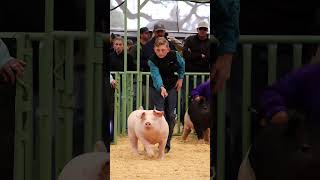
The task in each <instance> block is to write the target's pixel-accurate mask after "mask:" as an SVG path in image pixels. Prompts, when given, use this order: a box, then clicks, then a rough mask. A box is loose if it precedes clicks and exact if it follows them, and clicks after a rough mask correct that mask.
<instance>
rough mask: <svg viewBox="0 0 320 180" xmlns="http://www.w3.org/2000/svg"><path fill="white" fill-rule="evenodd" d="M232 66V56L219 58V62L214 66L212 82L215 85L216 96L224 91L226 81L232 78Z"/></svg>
mask: <svg viewBox="0 0 320 180" xmlns="http://www.w3.org/2000/svg"><path fill="white" fill-rule="evenodd" d="M231 64H232V54H225V55H223V56H219V57H218V59H217V62H216V63H215V64H214V66H212V68H211V81H212V82H213V83H214V85H213V93H214V94H216V93H217V92H220V91H221V90H222V89H223V87H224V84H225V82H226V80H228V79H229V78H230V71H231Z"/></svg>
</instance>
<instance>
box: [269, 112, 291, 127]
mask: <svg viewBox="0 0 320 180" xmlns="http://www.w3.org/2000/svg"><path fill="white" fill-rule="evenodd" d="M271 122H272V123H274V124H277V125H283V124H286V123H288V113H287V112H286V111H280V112H277V113H275V114H274V115H273V116H272V119H271Z"/></svg>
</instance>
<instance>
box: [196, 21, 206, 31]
mask: <svg viewBox="0 0 320 180" xmlns="http://www.w3.org/2000/svg"><path fill="white" fill-rule="evenodd" d="M201 27H204V28H207V29H209V24H208V23H207V22H205V21H201V22H199V23H198V27H197V28H201Z"/></svg>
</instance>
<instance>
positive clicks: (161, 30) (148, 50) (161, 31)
mask: <svg viewBox="0 0 320 180" xmlns="http://www.w3.org/2000/svg"><path fill="white" fill-rule="evenodd" d="M165 33H166V28H165V26H164V24H163V23H161V22H157V23H156V24H154V26H153V34H154V37H153V38H152V39H151V40H150V41H149V42H148V43H147V44H146V45H145V46H143V50H142V54H141V63H142V68H143V71H149V66H148V59H149V57H151V55H152V54H153V53H154V50H153V47H154V42H155V40H156V39H157V38H158V37H165ZM169 47H170V49H171V50H175V51H176V50H177V49H176V48H175V47H174V45H173V44H172V43H171V42H169Z"/></svg>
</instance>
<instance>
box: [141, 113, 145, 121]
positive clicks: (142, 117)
mask: <svg viewBox="0 0 320 180" xmlns="http://www.w3.org/2000/svg"><path fill="white" fill-rule="evenodd" d="M145 118H146V112H143V113H142V114H141V120H144V119H145Z"/></svg>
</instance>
